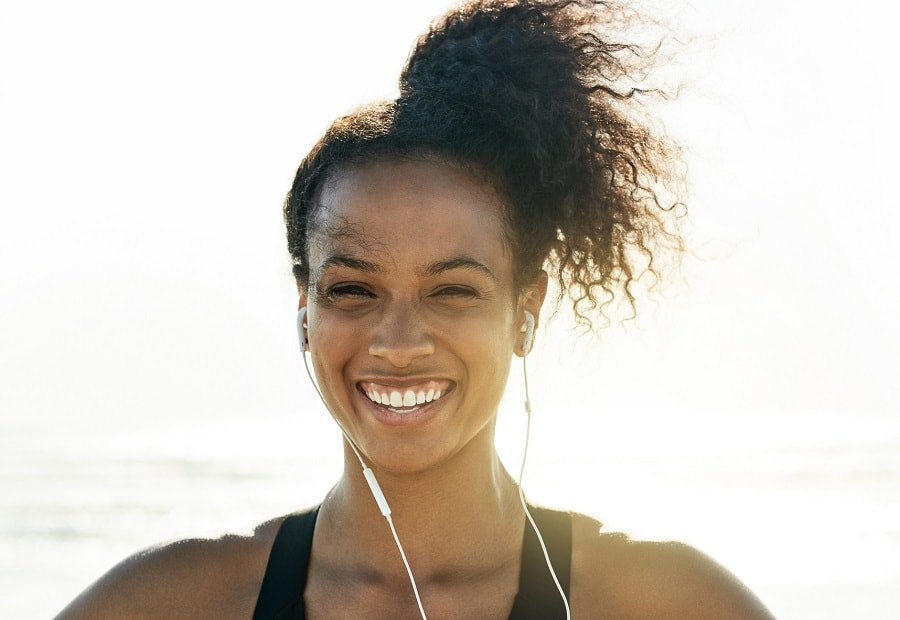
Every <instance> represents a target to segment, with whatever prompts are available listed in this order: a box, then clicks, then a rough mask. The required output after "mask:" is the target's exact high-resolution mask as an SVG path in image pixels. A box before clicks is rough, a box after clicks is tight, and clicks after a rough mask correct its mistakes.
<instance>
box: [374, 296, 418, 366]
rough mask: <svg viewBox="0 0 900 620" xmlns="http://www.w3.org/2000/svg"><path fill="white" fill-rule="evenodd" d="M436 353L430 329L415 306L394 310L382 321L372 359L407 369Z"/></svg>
mask: <svg viewBox="0 0 900 620" xmlns="http://www.w3.org/2000/svg"><path fill="white" fill-rule="evenodd" d="M432 353H434V341H433V340H432V338H431V335H430V334H429V331H428V325H427V323H426V321H425V320H424V319H423V317H422V316H420V314H419V313H418V312H417V310H416V308H415V307H413V306H411V305H410V306H406V305H405V306H404V307H399V308H398V307H394V308H391V309H390V310H388V311H387V312H385V313H384V314H383V316H382V317H381V321H380V323H379V324H378V326H377V327H376V328H375V332H374V335H373V336H372V339H371V341H370V342H369V355H372V356H374V357H379V358H381V359H384V360H386V361H388V362H390V364H391V365H393V366H395V367H397V368H406V367H407V366H409V365H410V364H411V363H412V362H413V361H414V360H416V359H418V358H421V357H426V356H428V355H431V354H432Z"/></svg>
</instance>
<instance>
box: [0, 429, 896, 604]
mask: <svg viewBox="0 0 900 620" xmlns="http://www.w3.org/2000/svg"><path fill="white" fill-rule="evenodd" d="M559 415H561V416H565V415H567V414H564V413H561V414H559ZM568 415H570V416H572V418H573V419H576V418H577V416H576V414H568ZM615 419H616V420H617V421H616V422H615V423H609V422H607V423H606V424H603V425H598V426H596V427H592V428H591V429H590V431H591V432H584V433H579V434H578V436H577V437H573V436H571V434H566V433H564V432H563V431H561V430H554V429H560V428H565V427H566V425H560V424H553V425H551V424H547V423H543V424H542V423H541V421H540V418H538V419H537V420H536V422H535V427H534V429H533V444H532V448H531V453H530V456H529V463H528V469H527V474H526V482H525V486H526V490H527V491H528V492H529V495H530V497H531V498H532V499H534V500H537V501H539V502H541V503H546V504H550V505H556V506H565V507H568V508H573V509H577V510H581V511H585V512H589V513H591V514H594V515H596V516H598V517H599V518H601V519H603V520H604V521H605V523H606V526H607V527H608V528H610V529H615V530H624V531H627V532H629V533H631V534H632V535H634V536H636V537H644V538H654V539H658V538H667V539H668V538H672V539H680V540H685V541H687V542H690V543H692V544H694V545H696V546H698V547H699V548H701V549H703V550H704V551H706V552H707V553H709V554H710V555H712V556H713V557H715V558H716V559H717V560H719V561H720V562H722V563H723V564H724V565H725V566H727V567H728V568H729V569H730V570H732V571H733V572H735V573H736V574H737V575H738V576H739V577H740V578H741V579H742V580H744V581H745V582H746V583H747V584H748V585H749V586H750V587H751V588H752V589H753V590H754V591H756V592H757V594H758V595H759V596H760V597H761V598H762V599H763V600H764V601H765V602H766V603H767V605H768V606H769V607H770V608H771V609H772V610H773V612H774V613H775V614H776V615H777V616H778V617H779V618H782V619H790V618H794V619H798V620H799V619H804V620H805V619H816V620H832V619H834V620H836V619H838V618H840V619H846V618H854V619H873V620H876V619H877V620H889V619H891V620H895V619H896V618H900V423H898V420H897V419H896V417H892V416H883V415H882V416H874V415H870V416H840V415H835V414H832V415H830V416H774V415H769V416H762V415H750V414H729V415H727V416H724V415H710V414H702V415H701V414H692V415H688V414H677V415H673V414H671V413H661V412H646V413H632V414H628V415H622V416H617V417H616V418H615ZM581 421H582V425H583V426H584V424H585V421H584V420H581ZM99 426H100V425H99V424H94V425H93V426H92V425H89V424H84V423H83V422H81V423H76V422H71V421H70V422H65V423H63V422H59V421H57V422H55V423H54V424H52V425H48V424H37V423H29V422H24V421H19V422H14V423H12V424H10V425H8V428H7V431H6V432H4V433H3V436H2V438H0V589H2V596H0V617H2V618H16V619H29V618H49V617H52V616H53V615H54V613H55V612H56V611H58V610H59V609H60V608H62V607H63V606H64V605H65V604H66V602H67V601H68V600H70V599H71V598H72V597H74V596H75V595H76V594H77V593H78V592H79V591H80V590H82V589H83V588H84V587H86V586H87V585H88V584H89V583H90V582H91V581H92V580H93V579H95V578H96V577H98V576H99V575H100V574H102V572H104V571H105V570H106V569H108V568H109V567H110V566H112V565H113V564H115V563H116V562H117V561H119V560H120V559H122V558H124V557H126V556H127V555H129V554H131V553H133V552H135V551H137V550H139V549H142V548H145V547H147V546H150V545H152V544H155V543H158V542H162V541H168V540H173V539H178V538H184V537H194V536H215V535H218V534H221V533H223V532H228V531H246V530H249V529H250V528H252V527H253V526H254V525H255V524H257V523H260V522H262V521H265V520H267V519H269V518H272V517H274V516H277V515H279V514H283V513H285V512H288V511H291V510H294V509H297V508H299V507H302V506H306V505H310V504H313V503H315V502H317V501H319V499H321V497H322V496H323V494H324V493H325V491H326V490H327V489H328V488H329V487H330V485H331V484H332V483H333V482H334V480H335V479H336V477H337V476H338V474H339V472H340V463H339V462H338V461H337V460H336V458H335V455H336V454H338V453H339V451H340V447H339V442H340V439H339V436H338V435H337V433H336V432H335V431H334V429H333V428H331V425H330V424H329V423H328V421H327V420H322V419H294V418H290V417H285V418H279V417H270V418H257V419H254V420H217V421H215V422H213V421H210V420H191V421H185V420H184V419H182V420H179V421H175V420H167V421H155V422H152V423H148V422H144V423H142V424H139V425H138V424H129V425H125V424H120V425H118V427H112V426H110V425H109V424H105V425H103V426H102V427H100V428H98V427H99ZM650 428H652V429H654V430H653V431H652V432H651V431H648V429H650ZM521 430H522V427H521V425H520V424H518V422H516V421H513V422H506V423H504V422H503V420H502V419H501V426H500V429H499V430H498V438H499V439H498V444H499V447H500V449H501V454H502V455H503V457H504V459H505V460H506V461H507V462H508V463H509V468H510V469H511V470H513V469H515V467H516V466H517V463H518V457H519V453H520V444H521V441H520V439H521V432H520V431H521Z"/></svg>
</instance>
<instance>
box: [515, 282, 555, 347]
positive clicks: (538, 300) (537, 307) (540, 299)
mask: <svg viewBox="0 0 900 620" xmlns="http://www.w3.org/2000/svg"><path fill="white" fill-rule="evenodd" d="M547 281H548V276H547V272H546V271H544V270H541V271H539V272H538V273H537V275H536V276H535V278H534V280H533V281H532V282H531V283H530V284H528V285H526V286H523V287H522V290H521V292H520V293H519V303H518V307H517V309H516V321H517V323H516V325H517V326H518V329H519V333H518V338H517V340H516V350H515V353H516V355H518V356H519V357H525V356H526V355H527V354H528V352H529V351H526V350H525V344H526V342H525V341H526V336H527V335H528V334H527V331H526V329H525V327H526V324H527V322H526V319H525V312H530V313H531V315H532V316H533V317H534V329H533V331H532V333H531V347H532V348H533V347H534V335H535V333H536V332H537V326H538V324H539V323H540V318H541V307H542V306H543V305H544V298H545V297H546V296H547ZM529 350H530V349H529Z"/></svg>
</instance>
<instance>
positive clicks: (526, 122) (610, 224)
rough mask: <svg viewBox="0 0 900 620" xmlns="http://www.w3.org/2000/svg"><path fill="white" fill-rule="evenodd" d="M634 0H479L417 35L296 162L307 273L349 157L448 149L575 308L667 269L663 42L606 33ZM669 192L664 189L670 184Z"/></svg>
mask: <svg viewBox="0 0 900 620" xmlns="http://www.w3.org/2000/svg"><path fill="white" fill-rule="evenodd" d="M631 16H632V14H631V13H629V12H628V11H626V10H625V9H624V8H623V7H621V6H619V5H614V4H612V3H610V2H601V1H599V0H476V1H472V2H468V3H465V4H463V5H462V6H460V7H459V8H457V9H455V10H452V11H451V12H449V13H447V14H446V15H445V16H444V17H442V18H440V19H439V20H437V21H436V22H434V23H433V24H432V26H431V28H430V29H429V30H428V31H427V32H426V33H425V34H423V35H422V36H421V37H420V38H419V40H418V42H417V44H416V46H415V47H414V49H413V51H412V53H411V55H410V57H409V60H408V61H407V64H406V67H405V68H404V69H403V71H402V73H401V76H400V94H399V97H397V98H396V99H395V100H392V101H384V102H379V103H375V104H372V105H369V106H365V107H363V108H360V109H358V110H356V111H354V112H352V113H351V114H349V115H347V116H344V117H341V118H339V119H337V120H336V121H335V122H334V123H333V124H332V126H331V127H330V128H329V129H328V131H327V132H326V133H325V135H324V136H323V137H322V138H321V139H320V140H319V142H318V143H317V144H316V145H315V146H314V147H313V149H312V151H311V152H310V153H309V155H308V156H307V157H306V158H305V159H304V160H303V162H302V163H301V165H300V167H299V169H298V171H297V174H296V177H295V179H294V183H293V186H292V188H291V190H290V192H289V193H288V195H287V199H286V201H285V204H284V217H285V222H286V225H287V233H288V249H289V251H290V254H291V258H292V261H293V265H294V268H293V269H294V275H295V277H296V278H297V279H298V281H299V282H301V283H305V284H308V279H309V265H308V263H307V255H308V247H307V244H308V229H309V227H310V226H312V225H314V221H315V220H314V217H313V216H314V212H315V207H316V200H317V192H318V190H319V188H320V187H321V186H322V183H323V181H324V180H325V179H326V177H327V176H328V175H329V174H331V173H334V171H335V170H337V169H338V168H339V167H342V166H346V165H353V164H359V163H363V162H367V161H373V160H378V159H402V158H414V159H415V158H438V159H440V160H442V161H446V162H448V163H454V164H458V165H461V166H464V167H466V168H467V169H468V170H470V171H472V172H473V173H475V174H477V175H478V176H479V177H480V178H482V179H485V180H487V181H489V182H490V183H491V184H492V185H493V186H494V187H495V188H496V189H497V190H498V192H500V195H501V196H503V197H505V198H506V202H507V203H508V204H507V213H505V217H506V223H507V227H508V237H509V243H510V246H511V249H512V255H513V261H514V270H515V274H516V278H517V281H518V282H519V283H520V284H521V283H524V282H526V281H529V280H530V279H531V278H533V276H534V274H535V273H536V272H537V271H538V270H540V269H542V268H543V269H547V271H548V272H549V273H550V274H551V276H552V277H553V278H554V279H555V280H556V282H557V285H558V298H557V302H560V301H562V299H564V298H565V296H566V295H568V297H569V298H570V300H571V303H572V308H573V311H574V315H575V317H576V320H577V321H578V322H579V323H580V324H582V325H584V326H586V327H588V328H591V327H596V324H595V323H594V322H593V320H592V319H591V315H594V316H595V317H596V316H599V317H601V319H602V323H603V324H606V323H608V322H609V318H608V312H607V310H608V306H609V305H610V304H611V303H612V302H613V301H614V300H616V299H617V298H619V299H621V300H624V302H625V304H626V305H627V306H628V307H629V308H630V315H631V316H633V314H634V310H635V294H634V292H633V286H634V285H635V283H637V282H638V281H639V280H640V279H641V278H642V277H643V276H644V275H645V274H650V275H651V276H653V277H654V280H655V279H656V278H658V276H659V272H658V268H657V256H658V254H659V253H660V252H663V253H666V251H667V250H673V249H674V250H680V249H681V247H682V241H681V238H680V236H679V235H678V234H677V232H676V228H675V226H674V223H675V219H676V216H675V211H676V210H675V209H673V207H674V206H676V205H679V204H681V203H680V202H679V201H678V200H677V199H675V198H671V197H672V196H675V195H676V194H677V192H675V191H674V190H673V187H674V186H675V185H676V182H675V181H676V180H677V175H676V174H675V173H674V172H673V170H674V169H675V166H676V165H677V163H678V162H680V153H679V150H678V148H677V147H676V146H675V145H674V144H672V143H671V142H670V141H668V140H667V139H666V138H664V137H663V136H662V134H661V133H659V132H656V131H654V129H653V124H652V122H651V121H650V120H649V117H648V116H647V115H646V113H645V112H644V110H643V106H642V99H645V98H646V96H648V95H653V94H662V93H660V91H658V90H655V89H649V88H646V89H645V88H641V87H640V84H641V80H642V79H643V78H644V76H645V72H646V70H647V69H648V68H649V66H650V64H651V63H650V61H651V60H652V59H653V53H654V50H652V49H651V50H646V49H644V48H642V47H640V46H638V45H633V44H627V43H618V42H611V41H610V40H607V38H606V36H605V34H604V33H605V31H606V30H610V29H616V28H621V27H622V25H623V24H624V23H626V22H627V21H628V20H629V19H630V17H631ZM664 197H669V198H668V199H665V198H664Z"/></svg>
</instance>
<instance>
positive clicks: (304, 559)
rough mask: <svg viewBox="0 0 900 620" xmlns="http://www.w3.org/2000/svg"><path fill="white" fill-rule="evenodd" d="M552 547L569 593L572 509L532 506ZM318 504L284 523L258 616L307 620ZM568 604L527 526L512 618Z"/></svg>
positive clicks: (559, 614)
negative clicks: (306, 598) (305, 595)
mask: <svg viewBox="0 0 900 620" xmlns="http://www.w3.org/2000/svg"><path fill="white" fill-rule="evenodd" d="M528 508H529V510H530V511H531V514H532V516H533V517H534V521H535V523H537V525H538V528H540V530H541V536H543V538H544V543H545V544H546V545H547V551H548V552H549V554H550V562H551V563H552V564H553V570H554V571H555V572H556V576H557V578H558V579H559V582H560V585H561V586H562V587H563V591H564V592H565V593H566V596H568V594H569V571H570V564H571V559H572V516H571V515H570V514H569V513H567V512H560V511H556V510H549V509H546V508H538V507H535V506H529V507H528ZM318 514H319V507H318V506H316V507H315V508H312V509H310V510H307V511H305V512H301V513H297V514H293V515H290V516H289V517H287V518H286V519H285V520H284V522H283V523H282V524H281V527H280V528H279V530H278V534H277V535H276V536H275V542H274V543H273V544H272V551H271V553H270V554H269V563H268V565H267V566H266V574H265V576H264V577H263V582H262V588H261V589H260V592H259V598H258V599H257V601H256V610H255V611H254V612H253V620H305V619H306V612H305V610H304V607H303V590H304V589H305V587H306V576H307V568H308V566H309V554H310V551H311V549H312V538H313V531H314V530H315V527H316V517H317V516H318ZM565 617H566V616H565V608H564V606H563V603H562V600H561V599H560V596H559V591H558V590H557V589H556V585H555V584H554V583H553V578H552V577H551V576H550V571H549V570H547V564H546V562H545V561H544V554H543V552H542V551H541V547H540V543H539V542H538V539H537V536H535V534H534V531H533V530H532V529H531V526H530V525H529V524H528V523H526V524H525V534H524V536H523V539H522V565H521V568H520V570H519V591H518V592H517V593H516V599H515V602H514V603H513V608H512V612H511V613H510V615H509V618H510V620H554V619H556V618H565Z"/></svg>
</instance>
